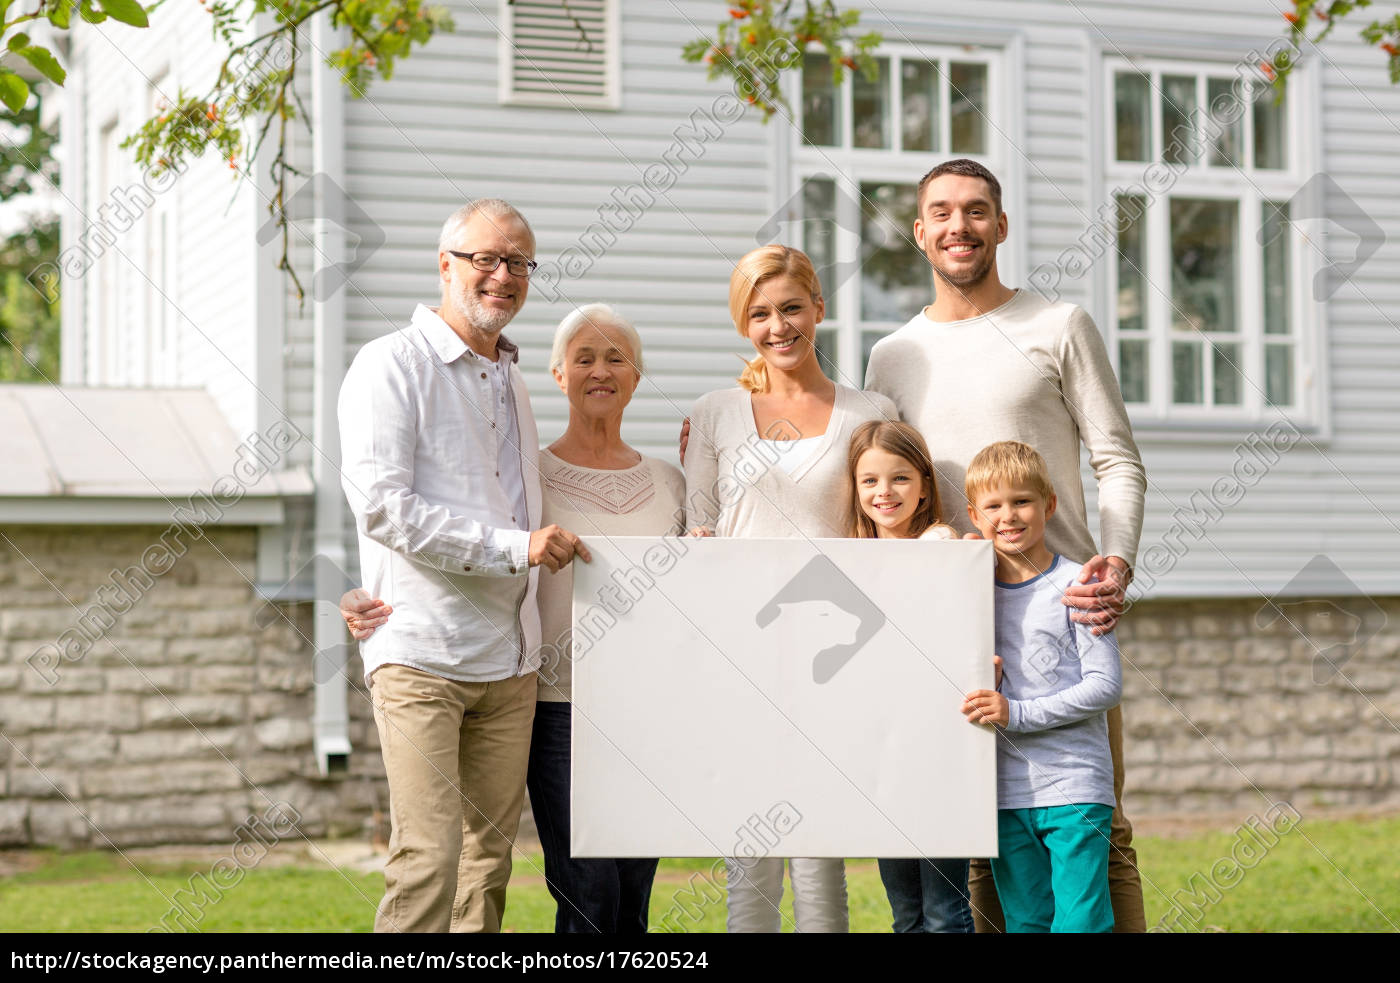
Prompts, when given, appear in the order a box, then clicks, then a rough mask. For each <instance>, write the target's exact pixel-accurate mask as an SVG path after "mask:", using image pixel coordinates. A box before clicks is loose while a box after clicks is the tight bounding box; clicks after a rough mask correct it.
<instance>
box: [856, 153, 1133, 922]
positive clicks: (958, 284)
mask: <svg viewBox="0 0 1400 983" xmlns="http://www.w3.org/2000/svg"><path fill="white" fill-rule="evenodd" d="M917 200H918V205H919V213H918V217H917V218H916V219H915V221H914V238H915V241H916V242H917V243H918V244H919V248H921V249H922V250H923V251H924V255H925V256H926V257H927V258H928V261H929V263H930V264H931V265H932V266H933V270H934V273H935V279H936V283H937V293H936V296H935V297H934V301H933V303H932V304H930V305H929V306H928V307H925V308H924V309H923V311H921V312H920V313H919V314H917V315H915V316H914V318H913V319H912V320H911V321H910V322H909V323H908V324H906V325H905V326H904V327H902V328H900V329H899V330H898V331H896V332H894V333H893V334H891V335H890V336H889V337H887V338H884V339H882V340H881V341H880V342H879V343H878V344H877V345H876V346H875V348H874V350H873V351H872V352H871V355H870V364H869V369H868V371H867V374H866V380H865V388H866V389H868V390H871V391H874V392H878V393H882V394H884V395H886V396H888V397H890V398H891V399H892V400H894V403H895V405H896V406H897V407H898V408H899V415H900V418H901V419H903V420H904V421H905V422H906V423H912V424H913V425H914V426H915V427H917V428H918V429H919V431H920V432H921V433H922V434H923V435H924V438H925V440H927V442H928V446H929V451H930V452H931V454H932V457H933V463H934V467H935V469H936V471H937V481H938V485H939V494H940V496H941V497H942V500H943V503H944V508H945V509H946V510H947V511H948V513H949V514H950V515H951V516H952V517H953V519H952V523H953V525H954V527H955V528H957V530H958V531H959V532H960V533H969V532H972V531H973V528H972V525H971V523H970V522H969V521H968V520H967V519H966V518H964V509H963V508H962V506H963V505H965V504H966V503H965V502H964V499H963V478H964V475H965V472H966V468H967V464H968V462H969V461H971V460H972V457H973V455H974V454H976V453H977V451H978V450H979V449H981V448H982V447H984V446H986V445H988V444H991V443H994V442H996V441H1000V440H1017V441H1021V442H1023V443H1026V444H1029V445H1030V446H1032V447H1034V448H1036V449H1037V450H1038V451H1039V452H1040V453H1041V454H1042V455H1044V457H1045V460H1046V464H1047V467H1048V468H1049V473H1050V477H1051V479H1052V480H1053V482H1054V485H1055V487H1056V488H1058V489H1059V493H1060V495H1059V507H1058V508H1057V509H1056V510H1055V514H1054V516H1052V517H1051V518H1050V519H1049V522H1048V523H1047V526H1046V540H1047V542H1048V544H1049V548H1050V550H1051V551H1052V552H1054V553H1056V554H1058V555H1060V556H1062V557H1064V558H1065V559H1066V560H1070V561H1072V562H1075V563H1079V564H1083V566H1082V569H1081V571H1080V574H1079V576H1078V577H1077V578H1075V582H1074V583H1073V584H1071V585H1070V586H1069V587H1068V588H1067V589H1066V591H1065V593H1064V603H1065V604H1066V605H1067V606H1069V607H1071V608H1073V609H1075V610H1073V611H1072V612H1071V617H1073V618H1074V620H1075V621H1077V622H1079V623H1081V624H1089V625H1092V626H1094V630H1096V631H1108V630H1110V629H1111V628H1112V627H1113V625H1114V624H1115V623H1116V622H1117V620H1118V617H1119V615H1121V613H1122V610H1123V596H1124V590H1125V589H1126V587H1127V584H1128V579H1129V577H1130V575H1131V569H1132V564H1133V561H1134V559H1135V557H1136V555H1137V545H1138V537H1139V535H1140V533H1141V531H1142V509H1143V496H1144V492H1145V490H1146V485H1147V478H1146V475H1145V473H1144V472H1143V468H1142V460H1141V458H1140V457H1139V455H1138V450H1137V445H1136V444H1135V443H1134V442H1133V435H1132V429H1131V427H1130V426H1129V424H1128V414H1127V410H1126V409H1124V407H1123V398H1122V394H1121V392H1120V390H1119V388H1118V380H1117V379H1116V378H1115V376H1114V374H1113V368H1112V366H1111V365H1110V363H1109V360H1108V353H1107V351H1106V350H1105V348H1104V344H1103V339H1102V337H1101V336H1100V335H1099V332H1098V329H1097V328H1096V327H1095V326H1094V322H1093V320H1092V319H1091V318H1090V317H1089V315H1088V314H1087V313H1085V312H1084V310H1083V309H1081V308H1079V307H1076V306H1075V305H1073V304H1066V303H1051V302H1050V301H1047V300H1045V299H1043V298H1040V297H1037V296H1035V295H1034V294H1031V293H1029V292H1027V291H1025V290H1013V289H1012V288H1010V287H1007V286H1006V285H1005V284H1003V283H1002V282H1001V278H1000V276H999V274H998V272H997V262H996V251H997V246H998V245H999V244H1000V243H1002V242H1004V241H1005V240H1006V236H1007V231H1008V226H1009V223H1008V219H1007V215H1006V213H1005V212H1004V211H1002V208H1001V185H1000V183H999V182H998V181H997V179H996V177H995V176H994V175H993V174H992V173H991V172H990V171H988V170H987V169H986V168H985V167H983V166H982V165H981V164H978V163H976V162H975V161H971V160H951V161H947V162H946V163H943V164H940V165H938V166H937V167H935V168H933V170H931V171H929V172H928V174H926V175H924V178H923V180H922V181H920V182H919V190H918V198H917ZM1081 446H1083V447H1085V448H1087V449H1088V451H1089V464H1090V466H1091V467H1092V468H1093V470H1094V477H1095V478H1096V480H1097V481H1098V511H1099V530H1100V545H1101V548H1096V546H1095V543H1094V537H1093V534H1092V533H1091V532H1090V531H1089V523H1088V517H1087V510H1086V508H1085V504H1084V491H1083V487H1082V484H1081V481H1080V476H1079V455H1080V447H1081ZM1109 733H1110V737H1111V741H1110V743H1111V745H1112V747H1113V760H1114V771H1115V788H1116V790H1117V793H1118V798H1119V801H1120V802H1121V795H1122V719H1121V714H1120V712H1119V711H1118V709H1117V708H1115V709H1114V710H1112V711H1111V712H1110V714H1109ZM1109 880H1110V883H1111V885H1112V888H1113V906H1114V915H1115V924H1116V926H1117V927H1116V930H1117V931H1120V932H1132V931H1146V927H1147V925H1146V918H1145V916H1144V914H1143V909H1142V884H1141V881H1140V880H1139V879H1138V874H1137V867H1136V855H1135V854H1134V852H1133V849H1132V827H1131V826H1130V825H1129V824H1128V821H1127V819H1126V818H1125V817H1124V816H1123V813H1122V809H1121V808H1119V809H1118V810H1117V811H1116V812H1115V813H1114V825H1113V850H1112V854H1111V860H1110V868H1109ZM970 886H971V894H972V908H973V916H974V918H975V920H976V922H977V928H978V931H993V930H995V929H996V928H998V927H999V926H998V925H997V921H998V916H999V911H998V907H997V898H996V892H995V891H994V890H993V889H992V885H991V875H990V871H989V870H988V868H987V867H986V865H985V864H980V863H974V864H973V870H972V874H971V883H970Z"/></svg>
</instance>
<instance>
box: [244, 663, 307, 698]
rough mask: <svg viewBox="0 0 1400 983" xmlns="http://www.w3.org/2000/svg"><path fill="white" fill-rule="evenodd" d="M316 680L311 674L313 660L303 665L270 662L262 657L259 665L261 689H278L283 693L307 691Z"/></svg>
mask: <svg viewBox="0 0 1400 983" xmlns="http://www.w3.org/2000/svg"><path fill="white" fill-rule="evenodd" d="M313 682H314V680H313V678H312V675H311V660H310V659H307V660H305V663H304V664H302V665H288V664H285V663H284V664H281V665H278V664H275V663H274V664H268V663H264V662H263V661H262V660H261V658H259V661H258V667H257V686H258V689H260V690H277V691H279V692H282V693H305V692H308V691H309V690H310V689H311V686H312V684H313Z"/></svg>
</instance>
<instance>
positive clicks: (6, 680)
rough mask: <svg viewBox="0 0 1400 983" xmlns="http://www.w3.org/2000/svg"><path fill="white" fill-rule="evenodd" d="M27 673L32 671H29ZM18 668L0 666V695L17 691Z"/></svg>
mask: <svg viewBox="0 0 1400 983" xmlns="http://www.w3.org/2000/svg"><path fill="white" fill-rule="evenodd" d="M28 671H29V672H33V671H34V670H32V669H30V670H28ZM19 682H20V668H19V666H0V693H9V692H11V691H13V690H17V689H19Z"/></svg>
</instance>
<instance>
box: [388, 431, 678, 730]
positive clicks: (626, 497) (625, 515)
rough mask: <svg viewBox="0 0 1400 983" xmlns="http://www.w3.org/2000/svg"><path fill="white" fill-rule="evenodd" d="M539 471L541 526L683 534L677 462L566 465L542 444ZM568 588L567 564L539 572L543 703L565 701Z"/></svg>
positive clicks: (599, 532) (579, 532) (584, 532)
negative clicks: (609, 466)
mask: <svg viewBox="0 0 1400 983" xmlns="http://www.w3.org/2000/svg"><path fill="white" fill-rule="evenodd" d="M540 473H541V480H542V481H543V485H544V519H543V521H544V524H545V525H549V524H551V523H557V524H559V525H560V526H562V527H564V528H565V529H567V530H569V531H570V532H572V533H574V534H575V535H576V536H584V537H587V536H670V535H679V534H680V533H683V532H684V531H685V504H684V500H683V496H684V494H685V478H684V477H683V476H682V475H681V472H680V469H678V468H677V467H675V465H672V464H667V463H665V462H664V461H658V460H656V458H653V457H643V458H642V460H641V461H640V462H638V463H637V464H636V465H634V466H632V467H630V468H625V469H623V470H621V471H607V470H602V469H599V468H585V467H582V466H581V465H578V464H570V463H568V462H567V461H564V460H561V459H560V458H558V457H556V456H555V455H554V454H553V453H551V452H550V451H549V449H548V448H545V449H542V450H541V451H540ZM579 562H582V561H580V560H575V561H574V563H579ZM573 590H574V564H573V563H570V564H569V565H568V566H566V567H565V568H564V569H563V570H560V571H559V572H558V573H550V572H549V571H548V570H545V571H543V572H541V574H540V624H541V628H542V630H543V637H544V646H543V656H542V658H541V663H540V685H539V690H538V698H539V699H541V700H545V701H547V702H568V700H569V699H570V695H571V693H572V690H573V656H572V646H571V645H570V635H571V631H572V623H573V603H572V602H573ZM394 616H395V617H398V612H395V613H394ZM390 620H391V621H392V620H393V619H392V618H391V619H390Z"/></svg>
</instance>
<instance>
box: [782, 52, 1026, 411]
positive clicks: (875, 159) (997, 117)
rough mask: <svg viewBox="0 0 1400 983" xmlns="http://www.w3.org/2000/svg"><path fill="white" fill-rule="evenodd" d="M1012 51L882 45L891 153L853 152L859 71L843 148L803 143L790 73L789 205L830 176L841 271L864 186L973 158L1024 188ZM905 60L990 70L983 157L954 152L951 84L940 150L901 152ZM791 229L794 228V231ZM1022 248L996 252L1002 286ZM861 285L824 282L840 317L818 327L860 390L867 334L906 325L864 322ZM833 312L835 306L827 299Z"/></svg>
mask: <svg viewBox="0 0 1400 983" xmlns="http://www.w3.org/2000/svg"><path fill="white" fill-rule="evenodd" d="M1009 48H1010V46H1009V45H1008V46H1002V45H995V44H984V43H975V44H967V45H962V44H917V45H916V44H907V43H906V44H900V43H890V42H886V43H883V44H881V45H880V48H879V50H878V51H877V52H876V56H877V57H880V58H888V59H889V61H890V75H891V76H892V77H891V78H890V80H889V81H890V83H891V85H892V90H891V95H890V99H891V101H890V110H891V113H892V119H891V122H890V130H891V133H890V137H891V140H890V142H891V149H888V150H885V149H875V148H866V147H856V146H854V134H855V121H854V117H853V113H852V100H853V94H854V85H853V84H852V82H853V79H852V76H853V74H854V73H849V72H848V73H847V76H846V81H845V82H843V83H842V85H841V87H840V89H839V90H838V91H839V94H840V98H841V109H840V117H841V129H842V135H841V139H842V146H839V147H820V146H809V145H807V144H805V143H804V142H803V139H802V133H803V120H802V111H803V100H802V79H801V73H800V72H794V73H792V75H793V78H792V80H791V82H792V84H791V86H790V88H789V100H788V101H789V104H790V105H791V106H792V107H793V126H792V127H791V130H790V135H789V136H788V141H789V147H788V148H786V149H787V156H788V163H789V167H788V172H789V173H788V179H789V183H788V188H789V189H790V192H789V194H788V195H785V196H784V198H785V199H792V198H793V197H794V196H795V195H797V194H798V193H800V191H801V189H802V187H803V182H804V181H805V180H806V179H808V178H810V177H816V176H820V175H826V176H830V177H831V178H833V179H834V180H835V182H836V190H837V194H836V207H837V216H836V243H835V245H836V255H835V262H836V263H837V264H838V265H839V264H846V263H854V262H857V261H858V260H859V257H860V245H861V244H860V231H859V230H860V224H861V216H860V186H861V185H862V184H865V183H891V184H917V182H918V180H919V178H920V177H922V176H923V174H924V173H926V172H927V171H928V170H929V168H931V167H933V166H934V165H935V164H938V163H941V162H942V161H945V160H951V159H953V158H955V157H968V158H970V159H972V160H976V161H978V162H979V163H982V164H985V165H986V166H987V168H988V169H989V170H991V171H992V173H994V174H996V175H997V176H998V178H999V179H1000V180H1001V182H1002V190H1003V195H1004V196H1007V195H1009V194H1011V193H1012V191H1014V190H1015V188H1016V187H1019V185H1018V184H1017V185H1013V184H1011V183H1009V182H1019V167H1018V166H1016V162H1017V160H1018V155H1017V152H1016V151H1015V148H1014V146H1013V140H1014V139H1015V138H1016V136H1017V132H1018V131H1015V130H1013V128H1012V125H1011V121H1012V120H1013V119H1014V118H1015V116H1014V114H1013V112H1012V108H1013V106H1012V98H1013V91H1014V90H1013V86H1014V84H1015V80H1016V78H1017V77H1019V76H1018V73H1016V72H1015V60H1014V56H1013V52H1012V51H1011V50H1009ZM811 53H812V54H822V53H824V49H821V48H813V49H812V50H811ZM901 59H909V60H912V61H924V62H938V63H939V64H940V71H945V69H946V65H947V63H948V62H950V61H955V62H961V63H967V62H977V63H982V64H985V65H986V66H987V101H986V105H987V112H988V119H987V131H986V137H987V142H986V148H987V149H986V153H983V154H969V153H964V152H957V151H954V150H952V149H951V148H950V146H949V143H950V136H951V127H952V118H951V113H950V102H951V99H950V96H949V89H948V86H947V84H946V83H945V84H944V85H943V87H942V90H941V92H940V99H939V131H940V143H939V149H937V150H932V151H929V150H915V151H905V150H901V149H898V148H899V147H900V145H901V144H902V142H903V128H902V126H901V125H900V119H899V113H900V107H901V106H902V102H903V73H902V72H901V71H900V69H899V62H900V60H901ZM883 78H884V76H882V80H883ZM1008 189H1011V191H1009V190H1008ZM798 201H800V199H798ZM792 208H793V212H794V213H793V214H789V215H788V216H786V218H787V219H788V220H790V221H794V222H796V223H797V225H796V227H798V228H800V220H801V219H802V218H804V216H803V215H801V214H800V212H801V208H800V204H798V203H796V202H794V204H793V205H792ZM1003 208H1004V209H1005V210H1008V211H1015V210H1016V208H1015V207H1013V201H1012V200H1011V199H1004V201H1003ZM793 227H794V226H789V228H793ZM787 234H792V233H787ZM903 234H904V235H906V236H908V238H909V241H910V242H913V237H914V229H913V226H912V225H911V226H910V227H909V228H908V229H905V230H904V233H903ZM779 241H784V242H788V241H789V240H787V239H780V240H779ZM1024 242H1025V237H1024V236H1021V237H1020V242H1019V244H1018V245H1017V246H1015V247H1012V248H1008V245H1007V244H1003V246H1002V248H1001V249H1000V250H999V251H998V253H997V260H998V270H999V272H1000V273H1001V276H1002V279H1003V280H1004V281H1005V280H1007V278H1008V276H1009V277H1011V278H1012V279H1011V281H1010V282H1016V277H1017V276H1018V275H1019V272H1020V269H1021V267H1022V266H1023V265H1024V264H1023V255H1024ZM789 244H791V245H794V246H799V247H800V246H801V245H802V242H801V238H800V234H799V237H798V238H796V239H793V240H791V241H790V243H789ZM860 280H861V277H860V272H859V270H858V269H857V271H856V273H855V274H854V275H852V276H850V277H848V278H847V279H846V281H845V282H844V283H841V284H838V285H836V286H835V288H834V290H833V288H832V287H831V286H830V285H827V284H823V290H824V291H827V292H828V293H827V296H828V298H831V297H832V295H833V294H834V295H835V301H836V310H837V313H836V315H834V316H833V315H831V314H830V313H828V315H827V317H826V319H825V320H824V321H823V322H822V324H821V325H820V326H819V329H818V330H832V331H834V332H835V334H836V339H837V345H836V347H837V354H836V362H837V366H836V373H837V376H838V379H839V381H840V382H842V383H844V384H845V385H848V386H852V387H854V388H856V389H860V388H862V387H863V385H864V382H865V379H864V376H863V374H862V371H861V363H862V350H861V345H862V337H863V335H864V333H865V332H867V331H882V332H884V333H885V334H888V333H890V332H892V331H894V330H896V329H898V328H900V327H902V326H903V324H904V323H906V322H903V321H898V322H894V321H888V322H887V321H863V320H862V319H861V318H860V316H859V312H860V287H861V283H860ZM932 299H933V294H932V289H930V294H929V300H930V301H932ZM828 306H830V299H829V300H828ZM827 369H828V371H831V367H830V366H827Z"/></svg>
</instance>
